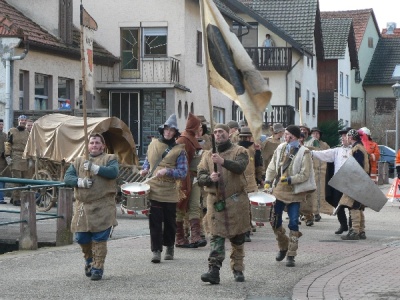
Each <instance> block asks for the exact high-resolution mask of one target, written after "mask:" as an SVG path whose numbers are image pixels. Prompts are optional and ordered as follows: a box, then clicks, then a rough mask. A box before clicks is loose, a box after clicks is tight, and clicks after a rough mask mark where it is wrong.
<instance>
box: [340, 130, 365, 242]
mask: <svg viewBox="0 0 400 300" xmlns="http://www.w3.org/2000/svg"><path fill="white" fill-rule="evenodd" d="M347 139H348V141H349V144H350V145H351V152H350V154H351V155H352V156H353V157H354V159H355V160H356V161H357V162H358V163H359V164H360V166H361V167H362V168H363V169H364V171H365V172H366V173H368V172H369V159H368V153H367V150H365V148H364V146H363V145H362V143H361V137H360V135H359V134H358V132H357V130H355V129H351V130H349V132H347ZM339 205H345V206H347V207H349V208H350V217H351V222H352V228H351V230H349V233H348V234H347V235H345V236H342V237H341V238H342V240H360V239H361V240H365V239H366V238H367V237H366V235H365V216H364V209H365V206H364V205H363V204H361V203H360V202H358V201H356V200H354V199H353V198H350V197H349V196H348V195H346V194H343V196H342V198H341V199H340V201H339Z"/></svg>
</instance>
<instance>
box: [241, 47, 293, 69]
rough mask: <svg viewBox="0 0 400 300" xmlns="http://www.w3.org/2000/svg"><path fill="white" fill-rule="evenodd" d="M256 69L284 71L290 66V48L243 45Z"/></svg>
mask: <svg viewBox="0 0 400 300" xmlns="http://www.w3.org/2000/svg"><path fill="white" fill-rule="evenodd" d="M245 49H246V51H247V53H248V54H249V56H250V58H251V59H252V60H253V63H254V65H255V67H256V68H257V70H260V71H286V70H289V69H290V67H291V66H292V48H287V47H270V48H265V47H245Z"/></svg>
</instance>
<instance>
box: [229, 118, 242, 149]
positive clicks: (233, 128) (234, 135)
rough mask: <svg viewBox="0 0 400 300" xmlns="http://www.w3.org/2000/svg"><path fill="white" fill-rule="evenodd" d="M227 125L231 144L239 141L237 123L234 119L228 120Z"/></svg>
mask: <svg viewBox="0 0 400 300" xmlns="http://www.w3.org/2000/svg"><path fill="white" fill-rule="evenodd" d="M227 125H228V127H229V139H230V140H231V142H232V143H233V144H237V143H238V142H239V133H240V130H239V123H238V122H236V121H233V120H232V121H229V122H228V124H227Z"/></svg>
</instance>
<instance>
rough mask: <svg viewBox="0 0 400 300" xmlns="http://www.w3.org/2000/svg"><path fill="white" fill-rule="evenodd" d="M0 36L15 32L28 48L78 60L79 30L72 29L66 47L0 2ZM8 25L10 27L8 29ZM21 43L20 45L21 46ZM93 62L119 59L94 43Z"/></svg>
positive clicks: (107, 61)
mask: <svg viewBox="0 0 400 300" xmlns="http://www.w3.org/2000/svg"><path fill="white" fill-rule="evenodd" d="M0 20H3V22H0V35H7V36H10V35H15V32H18V33H20V34H21V33H23V35H24V36H25V37H26V39H27V41H28V43H29V48H30V49H36V50H39V51H43V50H44V51H47V52H51V53H54V54H55V55H63V56H65V55H68V56H70V57H72V58H74V59H80V39H79V36H80V35H79V30H78V29H76V28H74V29H73V31H74V32H73V43H72V44H71V45H67V44H66V43H64V42H63V41H61V39H59V38H57V37H55V36H53V35H52V34H50V33H49V32H48V31H46V30H45V29H43V28H42V27H40V26H39V25H38V24H37V23H35V22H34V21H32V20H31V19H30V18H28V17H26V16H25V15H24V14H23V13H22V12H20V11H19V10H17V9H16V8H14V7H13V6H11V5H10V4H8V3H7V2H6V1H5V0H0ZM10 24H12V26H11V27H10ZM22 44H23V43H21V46H24V45H22ZM93 50H94V62H95V63H97V64H113V63H115V62H117V61H119V59H118V58H117V57H115V56H114V55H112V54H111V53H110V52H108V51H107V50H106V49H104V48H103V47H101V46H100V45H98V44H97V43H96V42H94V46H93Z"/></svg>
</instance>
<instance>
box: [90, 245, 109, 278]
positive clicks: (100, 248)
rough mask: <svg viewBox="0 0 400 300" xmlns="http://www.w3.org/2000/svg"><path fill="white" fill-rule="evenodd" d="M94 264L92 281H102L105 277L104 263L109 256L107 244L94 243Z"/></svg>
mask: <svg viewBox="0 0 400 300" xmlns="http://www.w3.org/2000/svg"><path fill="white" fill-rule="evenodd" d="M92 251H93V263H92V269H91V273H92V275H91V277H90V279H91V280H100V279H101V278H102V277H103V270H104V261H105V260H106V255H107V242H93V243H92Z"/></svg>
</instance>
